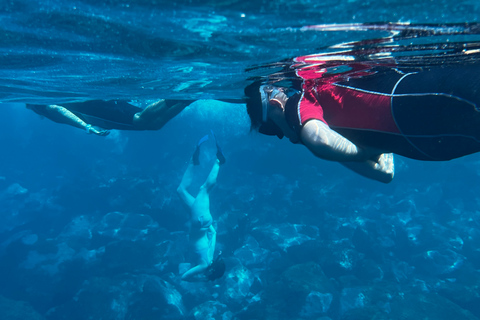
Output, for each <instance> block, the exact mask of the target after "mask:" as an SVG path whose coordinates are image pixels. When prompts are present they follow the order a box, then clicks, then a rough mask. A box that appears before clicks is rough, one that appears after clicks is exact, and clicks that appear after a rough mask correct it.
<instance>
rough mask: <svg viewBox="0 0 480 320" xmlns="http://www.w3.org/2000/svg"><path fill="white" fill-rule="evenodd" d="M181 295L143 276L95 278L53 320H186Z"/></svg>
mask: <svg viewBox="0 0 480 320" xmlns="http://www.w3.org/2000/svg"><path fill="white" fill-rule="evenodd" d="M185 314H186V310H185V307H184V305H183V300H182V296H181V294H180V293H179V292H178V291H177V290H176V289H175V287H174V286H173V285H172V284H170V283H168V282H167V281H165V280H163V279H161V278H160V277H158V276H152V275H145V274H141V275H138V276H131V275H123V276H121V277H115V278H100V277H96V278H91V279H89V280H87V281H85V282H84V283H83V286H82V288H81V289H80V290H79V291H78V292H77V294H76V295H75V296H74V297H73V299H72V300H70V301H69V302H67V303H65V304H63V305H61V306H58V307H56V308H53V309H51V310H50V311H49V312H48V314H47V315H48V318H49V319H71V320H76V319H79V320H80V319H104V320H118V319H142V320H150V319H152V320H153V319H172V320H177V319H182V318H184V317H185Z"/></svg>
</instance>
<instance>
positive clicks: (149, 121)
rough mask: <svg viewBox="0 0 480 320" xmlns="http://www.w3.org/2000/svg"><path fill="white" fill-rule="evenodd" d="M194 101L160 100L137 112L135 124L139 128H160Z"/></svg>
mask: <svg viewBox="0 0 480 320" xmlns="http://www.w3.org/2000/svg"><path fill="white" fill-rule="evenodd" d="M192 102H193V101H191V100H185V101H183V100H172V101H170V100H169V101H167V100H165V99H161V100H158V101H157V102H154V103H152V104H150V105H148V106H147V107H146V108H145V109H144V110H143V111H141V112H138V113H136V114H135V116H134V117H133V125H134V127H136V129H137V130H160V129H161V128H162V127H163V126H164V125H165V124H166V123H167V122H168V121H170V120H171V119H173V118H174V117H175V116H176V115H177V114H179V113H180V112H181V111H182V110H183V109H185V108H186V107H187V106H188V105H189V104H190V103H192Z"/></svg>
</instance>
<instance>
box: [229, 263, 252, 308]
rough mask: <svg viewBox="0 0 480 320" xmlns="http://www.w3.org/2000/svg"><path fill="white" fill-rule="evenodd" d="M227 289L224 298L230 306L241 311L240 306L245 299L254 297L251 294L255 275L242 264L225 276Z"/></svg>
mask: <svg viewBox="0 0 480 320" xmlns="http://www.w3.org/2000/svg"><path fill="white" fill-rule="evenodd" d="M224 279H225V280H224V284H223V285H222V287H223V288H225V291H224V298H225V301H227V303H228V304H229V306H232V307H236V308H237V309H240V308H241V307H242V306H241V305H239V304H242V303H244V299H245V298H246V297H248V296H253V294H251V293H250V288H251V286H252V284H253V283H254V281H255V276H254V274H253V273H252V272H251V271H250V270H249V269H247V268H245V267H244V266H242V265H241V264H238V265H237V266H235V267H233V268H232V269H230V270H228V271H227V273H226V274H225V276H224Z"/></svg>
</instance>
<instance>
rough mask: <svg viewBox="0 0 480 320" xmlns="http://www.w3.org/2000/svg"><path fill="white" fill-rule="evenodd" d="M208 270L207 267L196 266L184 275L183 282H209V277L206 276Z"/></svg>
mask: <svg viewBox="0 0 480 320" xmlns="http://www.w3.org/2000/svg"><path fill="white" fill-rule="evenodd" d="M206 270H207V266H206V265H198V266H195V267H193V268H191V269H189V270H188V271H187V272H185V273H184V274H183V275H182V280H183V281H188V282H206V281H208V279H207V277H206V276H205V271H206Z"/></svg>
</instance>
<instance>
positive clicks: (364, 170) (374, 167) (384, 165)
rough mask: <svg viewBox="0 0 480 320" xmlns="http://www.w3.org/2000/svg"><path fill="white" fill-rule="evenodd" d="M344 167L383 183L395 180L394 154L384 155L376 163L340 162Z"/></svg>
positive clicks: (370, 161)
mask: <svg viewBox="0 0 480 320" xmlns="http://www.w3.org/2000/svg"><path fill="white" fill-rule="evenodd" d="M340 163H341V164H342V165H343V166H345V167H347V168H349V169H350V170H352V171H354V172H356V173H358V174H360V175H362V176H364V177H366V178H369V179H373V180H377V181H380V182H383V183H389V182H391V181H392V180H393V176H394V174H395V164H394V159H393V154H392V153H382V154H381V155H380V156H379V157H378V159H377V160H376V161H374V160H367V161H364V162H340Z"/></svg>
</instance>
